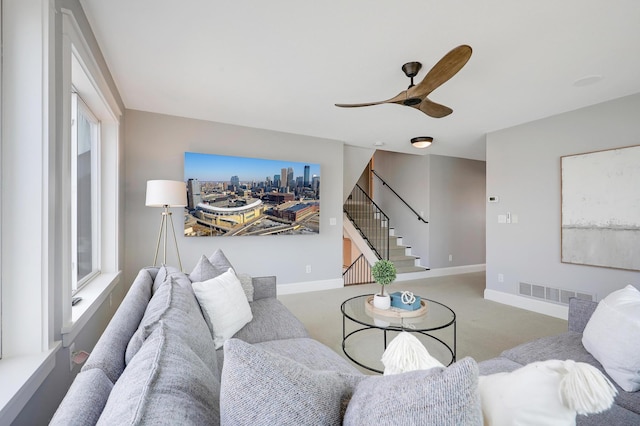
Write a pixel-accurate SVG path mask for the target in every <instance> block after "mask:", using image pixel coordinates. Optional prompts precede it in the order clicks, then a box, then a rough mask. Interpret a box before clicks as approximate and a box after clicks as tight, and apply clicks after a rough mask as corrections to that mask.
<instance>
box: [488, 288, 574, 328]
mask: <svg viewBox="0 0 640 426" xmlns="http://www.w3.org/2000/svg"><path fill="white" fill-rule="evenodd" d="M484 298H485V299H487V300H491V301H494V302H498V303H502V304H504V305H509V306H513V307H516V308H520V309H526V310H528V311H532V312H537V313H539V314H543V315H549V316H551V317H555V318H560V319H563V320H566V319H567V318H568V317H569V308H568V307H567V306H563V305H556V304H554V303H548V302H542V301H540V300H534V299H529V298H528V297H522V296H517V295H515V294H510V293H504V292H502V291H496V290H491V289H489V288H488V289H486V290H485V291H484Z"/></svg>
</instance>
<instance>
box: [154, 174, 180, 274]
mask: <svg viewBox="0 0 640 426" xmlns="http://www.w3.org/2000/svg"><path fill="white" fill-rule="evenodd" d="M146 205H147V206H148V207H162V208H163V209H164V210H163V211H162V221H161V222H160V232H159V233H158V244H157V245H156V254H155V256H154V258H153V265H154V266H155V265H156V262H157V260H158V252H159V251H160V241H164V244H163V246H164V253H163V258H162V264H163V265H165V264H166V263H167V236H168V232H169V230H168V228H169V222H171V232H172V233H173V242H174V244H175V246H176V254H177V255H178V264H179V265H180V270H181V271H182V261H181V260H180V252H179V251H178V240H177V239H176V230H175V228H174V227H173V218H172V216H171V211H170V210H169V208H170V207H185V206H186V205H187V187H186V185H185V183H184V182H181V181H175V180H149V181H147V201H146ZM163 234H164V239H163V238H162V236H163Z"/></svg>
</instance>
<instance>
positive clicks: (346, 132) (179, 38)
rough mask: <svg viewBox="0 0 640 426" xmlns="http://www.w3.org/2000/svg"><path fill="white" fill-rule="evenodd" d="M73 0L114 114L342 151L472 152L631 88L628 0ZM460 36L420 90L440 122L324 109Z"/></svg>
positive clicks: (393, 111) (633, 49) (382, 110)
mask: <svg viewBox="0 0 640 426" xmlns="http://www.w3.org/2000/svg"><path fill="white" fill-rule="evenodd" d="M81 3H82V5H83V7H84V9H85V12H86V14H87V16H88V18H89V21H90V23H91V25H92V27H93V30H94V32H95V34H96V38H97V40H98V43H99V44H100V47H101V49H102V52H103V54H104V57H105V59H106V61H107V64H108V65H109V68H110V70H111V73H112V75H113V77H114V79H115V82H116V84H117V86H118V90H119V91H120V95H121V96H122V99H123V101H124V104H125V106H126V107H127V108H130V109H137V110H143V111H151V112H157V113H163V114H170V115H176V116H182V117H190V118H197V119H203V120H210V121H217V122H223V123H231V124H237V125H242V126H249V127H256V128H263V129H271V130H278V131H283V132H290V133H296V134H303V135H311V136H318V137H323V138H329V139H336V140H340V141H344V142H345V143H347V144H349V145H355V146H364V147H369V148H373V147H374V143H376V142H382V143H383V144H384V145H383V146H382V147H380V148H381V149H386V150H391V151H398V152H407V153H418V154H426V153H432V154H439V155H449V156H457V157H464V158H473V159H484V156H485V144H484V139H485V137H484V136H485V134H486V133H487V132H491V131H495V130H499V129H503V128H506V127H510V126H514V125H517V124H520V123H524V122H529V121H533V120H536V119H540V118H543V117H548V116H551V115H555V114H558V113H561V112H565V111H570V110H573V109H577V108H580V107H583V106H587V105H592V104H595V103H599V102H603V101H606V100H610V99H614V98H618V97H621V96H625V95H630V94H633V93H638V92H640V1H637V0H609V1H604V0H563V1H558V0H538V1H533V0H529V1H527V2H522V1H512V0H482V1H478V0H466V1H463V0H437V1H435V0H405V1H403V2H395V1H391V0H324V1H309V0H270V1H258V0H253V1H250V0H236V1H220V0H182V1H175V0H174V1H168V0H109V1H104V0H81ZM460 44H468V45H470V46H471V47H472V48H473V55H472V57H471V59H470V60H469V62H468V63H467V65H466V66H465V67H464V68H463V69H462V70H461V71H460V72H459V73H458V74H457V75H455V76H454V77H453V78H452V79H451V80H449V81H448V82H447V83H445V84H444V85H443V86H441V87H440V88H438V89H437V90H436V91H434V92H433V93H432V94H431V95H430V96H429V98H430V99H431V100H433V101H434V102H438V103H441V104H444V105H447V106H449V107H451V108H453V110H454V112H453V114H451V115H450V116H448V117H445V118H441V119H434V118H431V117H428V116H426V115H424V114H422V113H421V112H419V111H418V110H416V109H413V108H408V107H404V106H398V105H380V106H371V107H365V108H352V109H342V108H337V107H335V106H334V103H358V102H367V101H378V100H384V99H388V98H390V97H392V96H395V95H396V94H397V93H399V92H401V91H402V90H404V89H406V87H407V85H408V83H409V80H408V79H407V77H406V76H405V75H404V74H403V73H402V71H401V66H402V64H404V63H405V62H409V61H419V62H422V64H423V69H422V71H421V72H420V74H418V76H417V77H416V81H420V80H421V79H422V78H423V77H424V75H425V74H426V72H427V71H428V70H429V69H430V68H431V67H432V66H433V65H434V64H435V63H436V62H437V61H438V60H439V59H440V58H441V57H442V56H443V55H444V54H445V53H447V52H448V51H449V50H451V49H452V48H454V47H455V46H458V45H460ZM593 75H599V76H601V77H602V79H601V80H600V81H599V82H597V83H596V84H590V85H584V86H580V85H578V86H576V85H575V84H574V83H575V82H576V80H578V79H581V78H583V77H587V76H593ZM639 118H640V117H639ZM421 135H426V136H433V137H434V139H435V141H434V144H433V146H432V147H430V148H428V149H426V150H418V149H416V148H413V147H411V145H410V143H409V140H410V139H411V138H412V137H414V136H421Z"/></svg>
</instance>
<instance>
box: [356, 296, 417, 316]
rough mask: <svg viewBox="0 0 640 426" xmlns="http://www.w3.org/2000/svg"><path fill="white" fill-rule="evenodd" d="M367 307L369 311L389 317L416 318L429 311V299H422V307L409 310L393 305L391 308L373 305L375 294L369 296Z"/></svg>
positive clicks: (366, 302) (366, 301)
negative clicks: (379, 307) (380, 307)
mask: <svg viewBox="0 0 640 426" xmlns="http://www.w3.org/2000/svg"><path fill="white" fill-rule="evenodd" d="M364 305H365V308H366V310H367V311H368V312H370V313H372V314H375V315H378V316H382V317H389V318H415V317H419V316H421V315H424V314H426V313H427V301H426V300H424V299H421V300H420V307H419V308H418V309H416V310H415V311H409V310H406V309H400V308H395V307H391V308H389V309H378V308H376V307H375V306H373V296H369V297H367V299H366V300H365V302H364Z"/></svg>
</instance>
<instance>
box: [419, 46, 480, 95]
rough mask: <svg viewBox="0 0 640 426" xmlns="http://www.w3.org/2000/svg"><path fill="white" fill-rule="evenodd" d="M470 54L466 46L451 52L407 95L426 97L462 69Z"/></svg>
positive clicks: (469, 49) (469, 48) (468, 47)
mask: <svg viewBox="0 0 640 426" xmlns="http://www.w3.org/2000/svg"><path fill="white" fill-rule="evenodd" d="M471 52H472V50H471V47H470V46H467V45H466V44H463V45H462V46H458V47H456V48H454V49H453V50H451V51H450V52H449V53H447V54H446V55H444V56H443V57H442V59H440V60H439V61H438V63H437V64H435V65H434V66H433V68H431V69H430V70H429V72H428V73H427V75H426V76H425V77H424V78H423V79H422V81H421V82H420V83H418V84H417V85H416V86H414V87H412V88H411V89H409V95H410V96H411V97H418V98H422V97H426V96H428V95H429V93H431V92H433V91H434V90H436V89H437V88H438V87H439V86H441V85H442V84H444V83H446V82H447V80H449V79H450V78H451V77H453V76H454V75H456V73H457V72H458V71H460V70H461V69H462V67H463V66H464V65H465V64H466V63H467V61H469V58H470V57H471Z"/></svg>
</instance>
